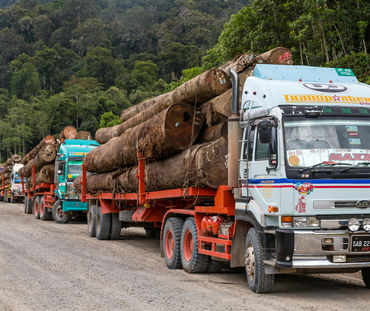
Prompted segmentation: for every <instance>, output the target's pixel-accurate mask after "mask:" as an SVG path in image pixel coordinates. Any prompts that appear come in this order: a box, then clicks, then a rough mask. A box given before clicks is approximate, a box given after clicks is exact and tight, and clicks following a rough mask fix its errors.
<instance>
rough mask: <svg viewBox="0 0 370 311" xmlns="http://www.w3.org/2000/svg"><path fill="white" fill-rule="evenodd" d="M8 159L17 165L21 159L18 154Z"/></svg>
mask: <svg viewBox="0 0 370 311" xmlns="http://www.w3.org/2000/svg"><path fill="white" fill-rule="evenodd" d="M10 159H11V160H12V161H13V162H14V163H19V162H21V160H22V157H21V156H20V155H19V154H13V155H12V156H11V157H10Z"/></svg>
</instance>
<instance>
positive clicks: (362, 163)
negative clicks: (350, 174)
mask: <svg viewBox="0 0 370 311" xmlns="http://www.w3.org/2000/svg"><path fill="white" fill-rule="evenodd" d="M369 165H370V162H358V163H357V164H355V165H351V167H347V168H345V169H344V170H341V171H340V172H339V173H344V172H347V171H349V170H351V169H353V168H359V167H362V166H366V167H368V166H369Z"/></svg>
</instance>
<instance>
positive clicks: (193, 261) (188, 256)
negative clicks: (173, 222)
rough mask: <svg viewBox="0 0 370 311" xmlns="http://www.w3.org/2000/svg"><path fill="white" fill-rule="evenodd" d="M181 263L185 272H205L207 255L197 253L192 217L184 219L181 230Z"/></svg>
mask: <svg viewBox="0 0 370 311" xmlns="http://www.w3.org/2000/svg"><path fill="white" fill-rule="evenodd" d="M181 263H182V267H183V268H184V270H185V271H186V272H190V273H200V272H205V271H206V269H207V265H208V256H207V255H203V254H199V250H198V235H197V227H196V225H195V220H194V218H193V217H189V218H187V219H186V220H185V223H184V226H183V227H182V232H181Z"/></svg>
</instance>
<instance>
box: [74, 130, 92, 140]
mask: <svg viewBox="0 0 370 311" xmlns="http://www.w3.org/2000/svg"><path fill="white" fill-rule="evenodd" d="M76 139H83V140H92V136H91V134H90V132H87V131H79V132H78V133H77V135H76Z"/></svg>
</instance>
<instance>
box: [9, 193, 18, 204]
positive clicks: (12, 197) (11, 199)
mask: <svg viewBox="0 0 370 311" xmlns="http://www.w3.org/2000/svg"><path fill="white" fill-rule="evenodd" d="M15 202H17V199H15V198H14V196H13V195H12V194H10V203H15Z"/></svg>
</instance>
